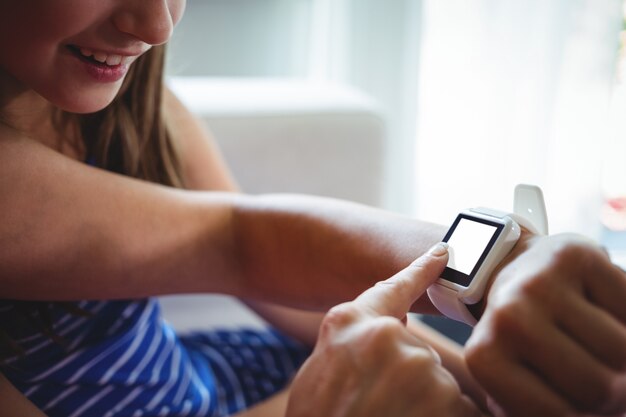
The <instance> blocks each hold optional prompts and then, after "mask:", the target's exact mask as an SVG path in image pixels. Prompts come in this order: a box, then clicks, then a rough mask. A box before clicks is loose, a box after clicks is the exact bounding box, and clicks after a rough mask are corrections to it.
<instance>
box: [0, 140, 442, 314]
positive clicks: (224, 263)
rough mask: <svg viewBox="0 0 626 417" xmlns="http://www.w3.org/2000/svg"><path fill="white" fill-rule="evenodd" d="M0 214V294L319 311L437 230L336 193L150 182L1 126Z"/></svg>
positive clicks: (384, 272) (387, 269) (407, 256)
mask: <svg viewBox="0 0 626 417" xmlns="http://www.w3.org/2000/svg"><path fill="white" fill-rule="evenodd" d="M0 213H3V221H2V222H0V297H2V298H16V299H47V300H60V299H78V298H127V297H141V296H148V295H155V294H165V293H180V292H223V293H228V294H233V295H236V296H239V297H242V298H256V299H261V300H266V301H273V302H279V303H285V302H291V304H292V305H294V306H301V307H317V308H326V307H328V306H329V305H332V304H336V303H338V302H341V301H343V300H345V299H349V298H350V297H353V296H354V295H355V294H357V293H358V291H359V290H361V289H363V288H365V287H367V286H369V285H371V284H372V283H373V282H374V281H377V280H380V279H383V278H384V277H387V276H390V275H392V274H393V273H394V272H395V271H397V270H399V269H400V268H401V267H402V266H404V265H406V264H408V263H409V262H410V261H411V260H412V259H414V258H415V257H416V256H417V255H418V254H420V253H422V252H424V250H425V249H426V248H427V247H428V245H429V244H431V243H433V242H434V241H436V240H439V239H440V238H441V236H442V234H443V230H442V229H441V228H440V227H437V226H433V225H429V224H425V223H420V222H416V221H413V220H411V219H407V218H403V217H400V216H395V215H392V214H389V213H383V212H381V211H378V210H374V209H370V208H367V207H363V206H360V205H356V204H350V203H345V202H339V201H336V200H329V199H320V198H314V197H303V196H263V197H252V196H245V195H239V194H234V193H219V192H211V193H203V192H191V191H180V190H174V189H171V188H167V187H162V186H158V185H153V184H148V183H146V182H143V181H138V180H134V179H130V178H126V177H123V176H119V175H115V174H112V173H109V172H105V171H103V170H99V169H95V168H91V167H88V166H85V165H84V164H82V163H79V162H76V161H73V160H71V159H69V158H67V157H64V156H62V155H60V154H58V153H56V152H54V151H52V150H50V149H48V148H46V147H45V146H43V145H40V144H38V143H37V142H34V141H32V140H29V139H27V138H20V137H14V136H12V135H11V134H10V132H5V131H2V132H0ZM348 259H349V260H352V261H353V262H346V261H347V260H348ZM294 277H298V278H297V279H294ZM423 299H424V297H423V298H422V304H421V305H420V306H419V308H424V309H427V308H428V306H429V305H430V303H429V302H428V301H427V300H423Z"/></svg>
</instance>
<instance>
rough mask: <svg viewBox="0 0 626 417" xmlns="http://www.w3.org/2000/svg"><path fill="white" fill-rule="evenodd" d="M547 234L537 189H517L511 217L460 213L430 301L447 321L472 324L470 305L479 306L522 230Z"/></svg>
mask: <svg viewBox="0 0 626 417" xmlns="http://www.w3.org/2000/svg"><path fill="white" fill-rule="evenodd" d="M522 227H523V228H525V229H527V230H528V231H530V232H531V233H534V234H547V233H548V222H547V216H546V210H545V204H544V200H543V194H542V192H541V189H540V188H539V187H537V186H533V185H526V184H521V185H518V186H517V187H516V188H515V198H514V213H507V212H502V211H498V210H493V209H488V208H482V207H481V208H472V209H468V210H465V211H463V212H461V213H459V214H458V215H457V217H456V219H455V220H454V222H453V223H452V226H450V229H449V230H448V232H447V233H446V235H445V237H444V238H443V241H444V242H447V243H448V245H449V249H448V253H449V259H448V264H447V266H446V268H445V270H444V271H443V273H442V274H441V276H440V277H439V279H438V280H437V281H436V282H435V283H434V284H433V285H431V286H430V287H429V288H428V291H427V292H428V297H429V298H430V300H431V301H432V303H433V305H434V306H435V307H437V309H438V310H439V311H440V312H441V313H442V314H443V315H444V316H446V317H449V318H451V319H454V320H457V321H461V322H464V323H466V324H469V325H471V326H473V325H475V324H476V322H477V320H476V318H475V317H474V315H473V314H472V313H471V312H470V310H469V309H468V307H467V306H468V305H472V304H476V303H478V302H480V301H481V300H482V298H483V296H484V292H485V288H486V286H487V283H488V281H489V277H490V276H491V273H492V272H493V271H494V269H495V268H496V267H497V266H498V264H499V263H500V262H502V259H504V257H505V256H506V255H507V254H508V253H509V252H510V251H511V249H513V247H514V246H515V244H516V243H517V241H518V239H519V237H520V235H521V228H522Z"/></svg>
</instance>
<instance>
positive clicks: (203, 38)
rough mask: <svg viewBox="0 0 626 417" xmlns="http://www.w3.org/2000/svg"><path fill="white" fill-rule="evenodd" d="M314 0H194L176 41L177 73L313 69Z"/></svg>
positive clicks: (173, 65) (172, 66) (172, 68)
mask: <svg viewBox="0 0 626 417" xmlns="http://www.w3.org/2000/svg"><path fill="white" fill-rule="evenodd" d="M311 3H312V0H189V1H188V2H187V10H186V12H185V15H184V16H183V19H182V20H181V22H180V23H179V25H178V27H177V28H176V30H175V31H174V36H173V38H172V40H171V42H170V58H169V62H168V73H169V74H172V75H209V76H246V77H251V76H252V77H259V76H263V77H284V76H287V77H289V76H305V75H306V74H307V72H308V48H307V45H308V43H309V23H310V9H311Z"/></svg>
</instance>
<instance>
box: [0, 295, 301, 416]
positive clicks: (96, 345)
mask: <svg viewBox="0 0 626 417" xmlns="http://www.w3.org/2000/svg"><path fill="white" fill-rule="evenodd" d="M20 305H21V304H20V302H13V301H1V300H0V329H2V330H3V331H4V332H5V333H7V334H8V335H9V337H10V338H11V340H13V341H15V342H17V344H18V345H19V347H20V348H21V349H22V350H23V352H22V353H21V354H13V355H12V356H8V357H6V358H4V359H3V360H2V361H1V362H0V372H1V373H2V374H4V375H5V376H6V377H7V379H8V380H9V381H10V382H11V383H12V384H13V385H14V386H15V387H16V388H17V389H18V390H19V391H21V392H22V393H24V395H25V396H26V397H28V398H29V399H30V400H31V401H32V402H33V403H34V404H35V405H36V406H38V407H39V408H40V409H41V410H43V411H44V412H45V413H46V414H47V415H48V416H50V417H54V416H63V417H78V416H98V417H102V416H106V417H113V416H129V417H131V416H132V417H138V416H225V415H229V414H233V413H236V412H239V411H241V410H243V409H245V408H247V407H249V406H250V405H252V404H254V403H257V402H259V401H261V400H263V399H265V398H267V397H269V396H271V395H272V394H274V393H276V392H277V391H279V390H280V389H282V388H283V387H284V386H285V385H286V384H287V383H288V381H289V379H290V378H291V376H292V375H293V374H294V373H295V370H296V369H297V368H298V366H299V365H300V364H301V363H302V362H303V361H304V359H305V358H306V356H307V355H308V353H309V351H308V349H307V348H305V347H304V346H302V345H300V344H298V343H296V342H294V341H292V340H290V339H288V338H287V337H285V336H283V335H281V334H279V333H278V332H277V331H275V330H272V329H267V330H266V331H259V330H245V329H241V330H229V331H220V330H217V331H212V332H204V333H192V334H188V335H184V336H180V335H177V334H176V333H175V332H174V331H173V330H172V328H171V327H170V326H169V325H168V324H167V323H166V322H164V320H163V319H162V317H161V312H160V307H159V304H158V302H157V300H155V299H143V300H130V301H81V302H77V303H75V305H76V307H78V308H79V309H80V310H82V311H84V312H85V314H76V312H68V310H67V309H66V308H63V307H62V306H59V305H57V304H50V306H51V307H50V313H51V317H52V324H53V329H54V333H55V334H56V335H57V336H58V337H59V338H60V340H58V339H57V340H56V341H55V340H52V339H51V338H50V337H49V336H48V335H45V334H43V333H42V331H41V330H39V329H38V328H37V325H36V324H35V323H40V322H41V318H39V317H37V313H33V311H34V310H33V309H31V313H29V314H25V313H24V311H23V310H25V309H24V308H20ZM6 343H7V341H4V343H3V344H6Z"/></svg>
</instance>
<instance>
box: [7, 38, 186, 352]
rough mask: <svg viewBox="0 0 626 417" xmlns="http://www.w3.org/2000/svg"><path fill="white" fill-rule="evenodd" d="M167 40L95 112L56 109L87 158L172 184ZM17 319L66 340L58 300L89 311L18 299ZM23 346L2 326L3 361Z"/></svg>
mask: <svg viewBox="0 0 626 417" xmlns="http://www.w3.org/2000/svg"><path fill="white" fill-rule="evenodd" d="M164 62H165V46H163V45H161V46H156V47H153V48H152V49H151V50H150V51H148V52H146V53H145V54H144V55H142V56H141V57H139V58H138V59H137V61H135V62H134V63H133V65H132V67H131V68H130V70H129V73H128V74H127V76H126V79H125V80H124V82H123V84H122V87H121V89H120V91H119V93H118V94H117V96H116V98H115V99H114V100H113V102H112V103H111V104H109V105H108V106H107V107H106V108H104V109H103V110H101V111H98V112H96V113H92V114H85V115H78V114H73V113H68V112H63V111H60V110H59V111H57V112H56V113H55V114H54V115H53V121H54V125H55V127H56V128H57V129H59V131H62V132H68V131H73V132H78V136H79V138H80V139H81V140H82V142H83V144H84V148H85V150H86V158H87V161H88V162H90V163H92V164H94V165H96V166H98V167H101V168H104V169H107V170H110V171H114V172H117V173H120V174H124V175H128V176H131V177H135V178H140V179H143V180H146V181H151V182H156V183H160V184H163V185H168V186H173V187H179V188H182V187H184V178H183V175H182V168H181V163H180V160H179V156H178V154H177V149H176V144H175V143H174V141H173V139H172V137H171V135H170V134H169V132H168V129H167V126H166V124H165V120H164V118H163V114H162V105H163V104H162V102H163V73H164ZM14 305H15V311H14V312H15V314H16V320H17V321H16V322H14V324H15V323H20V325H28V326H31V327H32V328H34V329H36V330H37V331H40V332H42V333H43V334H45V335H47V336H49V337H50V338H51V339H53V340H55V341H57V342H58V343H61V344H63V342H64V341H63V340H62V339H60V338H59V337H58V336H57V335H56V332H55V329H54V323H53V321H52V319H51V317H52V310H53V308H54V306H57V307H59V308H61V309H63V310H65V311H67V312H70V313H73V314H77V315H81V314H85V312H84V311H81V310H80V309H78V307H76V305H75V304H74V303H68V302H64V303H50V302H38V301H15V302H14ZM20 352H21V348H20V347H19V345H17V344H16V343H15V342H14V341H13V340H11V338H10V337H9V335H7V334H6V333H5V332H4V331H3V329H0V361H1V360H2V359H3V358H6V357H8V356H11V355H14V354H19V353H20Z"/></svg>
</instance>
